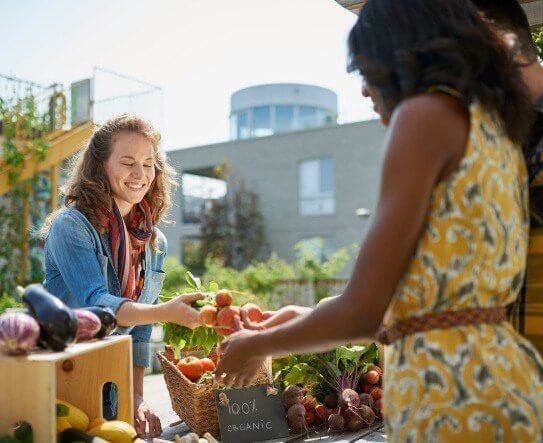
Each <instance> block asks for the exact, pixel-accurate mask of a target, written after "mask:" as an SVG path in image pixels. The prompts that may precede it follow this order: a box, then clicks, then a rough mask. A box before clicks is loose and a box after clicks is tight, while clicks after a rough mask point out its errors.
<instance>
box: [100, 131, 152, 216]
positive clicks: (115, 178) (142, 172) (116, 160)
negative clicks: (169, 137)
mask: <svg viewBox="0 0 543 443" xmlns="http://www.w3.org/2000/svg"><path fill="white" fill-rule="evenodd" d="M104 169H105V171H106V174H107V177H108V181H109V186H110V187H111V194H112V197H113V198H114V199H115V202H116V203H117V206H118V207H119V211H120V212H121V215H122V216H125V215H127V214H128V213H129V212H130V210H131V209H132V207H133V206H134V205H135V204H137V203H139V202H140V201H142V200H143V197H145V194H146V193H147V191H149V188H150V187H151V185H152V183H153V180H154V179H155V148H154V146H153V144H152V143H151V142H150V141H149V140H148V139H147V138H146V137H144V136H143V135H141V134H138V133H135V132H127V131H123V132H120V133H119V134H118V135H117V136H116V137H115V138H114V141H113V146H112V147H111V154H110V156H109V158H108V160H107V161H106V162H105V164H104Z"/></svg>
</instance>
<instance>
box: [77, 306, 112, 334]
mask: <svg viewBox="0 0 543 443" xmlns="http://www.w3.org/2000/svg"><path fill="white" fill-rule="evenodd" d="M81 309H84V310H86V311H90V312H92V313H93V314H96V316H98V318H99V319H100V322H101V323H102V327H101V328H100V331H98V334H96V338H104V337H105V336H106V335H109V334H112V333H113V332H115V329H117V318H115V314H114V313H113V311H112V309H111V308H108V307H107V306H89V307H88V308H81Z"/></svg>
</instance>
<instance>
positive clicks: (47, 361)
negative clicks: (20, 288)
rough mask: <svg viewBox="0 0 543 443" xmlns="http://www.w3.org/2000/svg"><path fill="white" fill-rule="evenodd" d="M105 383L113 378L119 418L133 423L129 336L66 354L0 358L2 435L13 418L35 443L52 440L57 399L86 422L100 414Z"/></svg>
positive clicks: (75, 347)
mask: <svg viewBox="0 0 543 443" xmlns="http://www.w3.org/2000/svg"><path fill="white" fill-rule="evenodd" d="M106 382H114V383H115V384H116V385H117V388H118V391H119V408H118V416H117V417H118V419H119V420H123V421H125V422H127V423H130V424H133V416H134V411H133V391H132V338H131V337H130V336H129V335H119V336H110V337H106V338H104V339H102V340H97V341H93V342H88V343H77V344H75V345H72V346H69V347H68V348H67V349H66V350H65V351H64V352H56V353H52V352H50V351H49V352H48V351H42V350H40V351H37V352H35V353H32V354H30V355H27V356H23V357H7V356H0V393H1V395H0V398H1V401H0V436H1V435H5V434H10V433H11V429H12V426H13V424H14V423H15V422H17V421H26V422H28V423H29V424H30V425H31V426H32V430H33V435H34V443H41V442H43V443H51V442H54V441H56V408H55V401H56V399H57V398H58V399H60V400H64V401H67V402H69V403H71V404H73V405H74V406H77V407H78V408H79V409H81V410H82V411H83V412H85V414H87V415H88V416H89V419H90V420H93V419H95V418H97V417H102V388H103V386H104V383H106Z"/></svg>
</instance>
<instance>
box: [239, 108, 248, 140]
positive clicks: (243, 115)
mask: <svg viewBox="0 0 543 443" xmlns="http://www.w3.org/2000/svg"><path fill="white" fill-rule="evenodd" d="M237 120H238V121H237V124H238V127H237V133H238V139H244V138H249V137H250V136H251V130H250V129H251V126H250V123H249V111H242V112H240V113H239V114H238V119H237Z"/></svg>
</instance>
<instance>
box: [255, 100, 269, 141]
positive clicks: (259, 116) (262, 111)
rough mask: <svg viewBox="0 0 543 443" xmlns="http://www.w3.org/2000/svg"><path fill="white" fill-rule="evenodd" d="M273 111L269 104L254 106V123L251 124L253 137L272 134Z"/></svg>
mask: <svg viewBox="0 0 543 443" xmlns="http://www.w3.org/2000/svg"><path fill="white" fill-rule="evenodd" d="M272 134H273V130H272V126H271V113H270V107H269V106H257V107H256V108H253V124H252V125H251V137H264V136H266V135H272Z"/></svg>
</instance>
